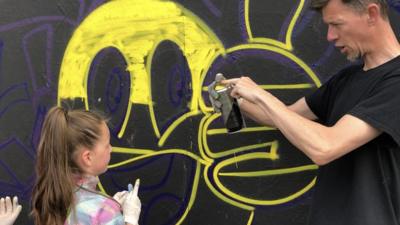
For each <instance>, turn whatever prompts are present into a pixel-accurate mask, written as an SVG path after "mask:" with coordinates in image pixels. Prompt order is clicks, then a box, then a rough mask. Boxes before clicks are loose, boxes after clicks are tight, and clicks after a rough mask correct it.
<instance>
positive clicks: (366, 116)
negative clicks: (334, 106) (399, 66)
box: [349, 75, 400, 145]
mask: <svg viewBox="0 0 400 225" xmlns="http://www.w3.org/2000/svg"><path fill="white" fill-rule="evenodd" d="M349 114H350V115H353V116H355V117H357V118H359V119H361V120H363V121H365V122H367V123H368V124H370V125H371V126H373V127H375V128H376V129H379V130H381V131H383V132H385V133H387V134H389V135H390V136H391V137H392V138H393V139H394V140H395V141H396V143H397V144H398V145H400V75H392V76H390V78H388V79H385V80H382V81H381V82H380V83H379V84H378V85H377V86H376V88H374V90H373V91H372V92H371V93H370V94H369V96H367V97H366V98H365V99H363V100H362V101H361V102H359V103H358V104H357V105H356V106H355V107H354V108H353V109H352V110H350V112H349Z"/></svg>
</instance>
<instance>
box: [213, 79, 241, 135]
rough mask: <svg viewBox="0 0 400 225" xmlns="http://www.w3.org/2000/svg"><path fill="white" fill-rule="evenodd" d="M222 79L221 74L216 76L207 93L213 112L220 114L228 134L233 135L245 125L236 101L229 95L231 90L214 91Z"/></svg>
mask: <svg viewBox="0 0 400 225" xmlns="http://www.w3.org/2000/svg"><path fill="white" fill-rule="evenodd" d="M223 79H225V78H224V77H223V75H222V74H220V73H219V74H217V75H216V77H215V81H214V82H213V83H212V84H211V85H209V86H208V92H209V97H210V101H211V104H212V105H213V108H214V111H215V112H221V114H222V118H223V120H224V124H225V127H226V129H227V130H228V133H233V132H236V131H239V130H240V129H242V128H244V127H246V124H245V121H244V118H243V116H242V113H241V111H240V108H239V104H238V101H237V99H236V98H232V97H231V95H230V93H231V88H229V87H225V88H223V89H220V90H216V89H215V88H216V86H217V84H218V83H219V82H220V81H221V80H223Z"/></svg>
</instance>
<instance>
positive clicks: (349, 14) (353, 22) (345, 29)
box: [322, 0, 368, 61]
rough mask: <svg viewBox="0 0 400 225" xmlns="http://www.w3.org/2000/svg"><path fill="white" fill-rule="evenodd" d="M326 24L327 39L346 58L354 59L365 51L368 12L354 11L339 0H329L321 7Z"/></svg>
mask: <svg viewBox="0 0 400 225" xmlns="http://www.w3.org/2000/svg"><path fill="white" fill-rule="evenodd" d="M322 17H323V20H324V22H325V23H326V24H327V25H328V33H327V39H328V41H330V42H333V43H334V44H335V47H337V48H338V49H339V50H340V52H341V53H342V54H346V56H347V59H349V60H350V61H354V60H356V59H358V58H360V57H362V56H364V54H365V53H366V52H367V50H368V49H366V47H367V45H366V43H367V42H366V41H367V37H368V14H367V13H361V12H359V11H356V10H355V9H354V8H351V7H350V6H348V5H345V4H343V3H342V1H341V0H330V1H329V3H328V4H327V5H326V6H325V7H324V8H323V9H322Z"/></svg>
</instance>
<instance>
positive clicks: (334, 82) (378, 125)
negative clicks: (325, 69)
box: [222, 0, 400, 225]
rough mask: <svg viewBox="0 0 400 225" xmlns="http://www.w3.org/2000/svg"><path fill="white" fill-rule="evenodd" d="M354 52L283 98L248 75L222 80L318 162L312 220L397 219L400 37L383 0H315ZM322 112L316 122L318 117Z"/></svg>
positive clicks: (339, 43) (344, 223)
mask: <svg viewBox="0 0 400 225" xmlns="http://www.w3.org/2000/svg"><path fill="white" fill-rule="evenodd" d="M311 6H312V8H313V9H316V10H318V11H320V12H321V13H322V17H323V20H324V22H325V23H326V24H327V25H328V33H327V39H328V41H331V42H333V43H334V44H335V46H336V47H337V48H338V49H339V50H340V51H341V53H343V54H345V55H346V56H347V58H348V59H349V60H356V59H362V62H363V64H361V65H354V66H351V67H349V68H346V69H344V70H342V71H341V72H339V73H338V74H337V75H336V76H334V77H333V78H331V79H330V80H329V81H328V82H327V83H325V84H324V85H323V86H322V87H321V88H319V89H318V90H317V91H316V92H315V93H313V94H311V95H309V96H307V97H303V98H301V99H300V100H298V101H297V102H295V103H294V104H293V105H290V106H286V105H284V104H283V103H282V102H281V101H280V100H278V99H277V98H275V97H274V96H273V95H271V94H270V93H269V92H266V91H264V90H263V89H261V88H260V87H259V86H258V85H256V84H255V83H254V82H253V81H252V80H251V79H250V78H248V77H241V78H238V79H230V80H226V81H223V82H222V83H223V84H225V85H228V86H231V87H232V88H233V89H232V92H231V95H232V96H233V97H235V98H238V99H240V101H239V102H240V108H241V109H242V111H243V112H244V113H245V114H246V115H248V116H249V117H250V118H252V119H254V120H255V121H257V122H259V123H261V124H265V125H270V126H275V127H277V128H278V129H279V130H280V131H281V132H282V133H283V134H284V135H285V137H286V138H287V139H288V140H289V141H290V142H291V143H293V144H294V145H295V146H296V147H297V148H298V149H300V150H301V151H302V152H304V153H305V154H306V155H307V156H308V157H309V158H310V159H311V160H313V162H315V163H316V164H318V165H320V169H319V171H318V179H317V183H316V186H315V189H314V190H315V192H314V197H313V204H312V207H311V213H310V224H311V225H327V224H332V225H379V224H384V225H399V224H400V147H399V144H400V115H399V114H400V56H399V55H400V45H399V43H398V41H397V39H396V36H395V34H394V32H393V30H392V28H391V26H390V22H389V19H388V15H387V13H388V6H387V3H386V2H385V1H384V0H311ZM317 119H318V121H319V122H315V121H316V120H317Z"/></svg>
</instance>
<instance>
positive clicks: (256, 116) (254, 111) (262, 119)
mask: <svg viewBox="0 0 400 225" xmlns="http://www.w3.org/2000/svg"><path fill="white" fill-rule="evenodd" d="M239 102H240V109H241V111H242V112H243V113H244V114H245V115H246V116H247V117H249V118H250V119H252V120H254V121H256V122H257V123H259V124H262V125H266V126H273V127H276V126H275V124H274V122H273V121H272V120H271V119H270V118H269V116H268V115H266V114H265V112H264V111H263V110H262V108H260V107H259V106H258V105H256V104H254V103H252V102H249V101H247V100H245V99H243V98H241V99H240V100H239ZM287 108H288V109H289V110H291V111H292V112H295V113H297V114H299V115H300V116H302V117H305V118H307V119H309V120H316V119H317V116H316V115H315V114H314V113H313V112H312V111H311V109H310V108H309V107H308V105H307V103H306V100H305V98H304V97H303V98H301V99H299V100H297V101H296V102H295V103H293V104H292V105H289V106H287Z"/></svg>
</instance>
